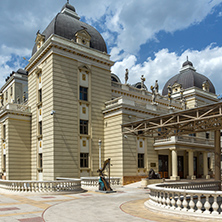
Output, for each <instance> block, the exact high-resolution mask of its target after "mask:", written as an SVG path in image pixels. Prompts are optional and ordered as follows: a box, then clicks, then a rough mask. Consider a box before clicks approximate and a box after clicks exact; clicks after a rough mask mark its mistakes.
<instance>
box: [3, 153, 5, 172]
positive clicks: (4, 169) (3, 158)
mask: <svg viewBox="0 0 222 222" xmlns="http://www.w3.org/2000/svg"><path fill="white" fill-rule="evenodd" d="M3 170H4V171H6V155H3Z"/></svg>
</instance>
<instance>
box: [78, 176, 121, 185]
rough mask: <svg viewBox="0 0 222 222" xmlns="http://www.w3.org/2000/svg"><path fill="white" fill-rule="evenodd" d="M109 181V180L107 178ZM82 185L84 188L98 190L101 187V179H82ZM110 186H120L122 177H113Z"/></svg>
mask: <svg viewBox="0 0 222 222" xmlns="http://www.w3.org/2000/svg"><path fill="white" fill-rule="evenodd" d="M106 179H107V178H106ZM81 180H82V182H81V185H82V188H86V187H88V188H98V187H99V177H81ZM110 185H111V187H112V186H120V185H121V183H120V177H111V178H110Z"/></svg>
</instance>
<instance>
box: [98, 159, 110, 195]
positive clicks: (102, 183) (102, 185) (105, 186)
mask: <svg viewBox="0 0 222 222" xmlns="http://www.w3.org/2000/svg"><path fill="white" fill-rule="evenodd" d="M107 166H108V168H109V181H107V180H106V179H105V176H106V175H105V174H104V173H103V171H104V170H105V168H106V167H107ZM97 173H99V176H100V178H99V190H102V191H112V188H111V187H110V159H107V160H106V161H105V162H104V164H103V168H100V169H98V170H97Z"/></svg>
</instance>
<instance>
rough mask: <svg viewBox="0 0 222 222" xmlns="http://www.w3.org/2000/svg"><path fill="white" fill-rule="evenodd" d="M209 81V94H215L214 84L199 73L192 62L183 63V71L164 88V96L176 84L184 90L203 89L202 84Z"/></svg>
mask: <svg viewBox="0 0 222 222" xmlns="http://www.w3.org/2000/svg"><path fill="white" fill-rule="evenodd" d="M205 81H207V82H208V83H209V92H212V93H214V94H215V88H214V85H213V84H212V82H211V81H210V80H209V79H208V78H207V77H206V76H204V75H202V74H200V73H197V72H196V70H195V69H194V68H193V64H192V62H190V61H188V60H187V61H186V62H184V63H183V66H182V69H181V71H180V73H179V74H177V75H175V76H173V77H172V78H171V79H169V80H168V81H167V82H166V84H165V86H164V87H163V91H162V95H167V93H168V89H167V87H168V86H169V85H171V86H173V85H174V84H175V83H178V84H181V85H182V87H183V89H188V88H190V87H193V86H195V87H198V88H200V89H202V88H203V87H202V84H203V83H204V82H205Z"/></svg>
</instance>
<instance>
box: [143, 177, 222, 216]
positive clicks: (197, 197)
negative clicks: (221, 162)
mask: <svg viewBox="0 0 222 222" xmlns="http://www.w3.org/2000/svg"><path fill="white" fill-rule="evenodd" d="M219 185H220V181H214V182H206V183H205V182H202V183H194V182H193V183H182V182H181V183H168V184H154V185H149V186H148V188H149V189H150V199H149V200H148V201H147V202H146V203H145V205H146V206H147V207H148V208H150V207H151V208H156V209H157V210H158V209H159V208H160V207H161V208H164V210H167V211H171V212H172V211H177V212H180V213H182V212H184V213H190V214H193V213H195V214H194V215H196V214H198V215H199V214H202V215H204V216H205V217H206V216H210V217H211V216H219V217H220V216H221V215H222V213H221V212H222V191H217V190H218V188H219Z"/></svg>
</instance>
